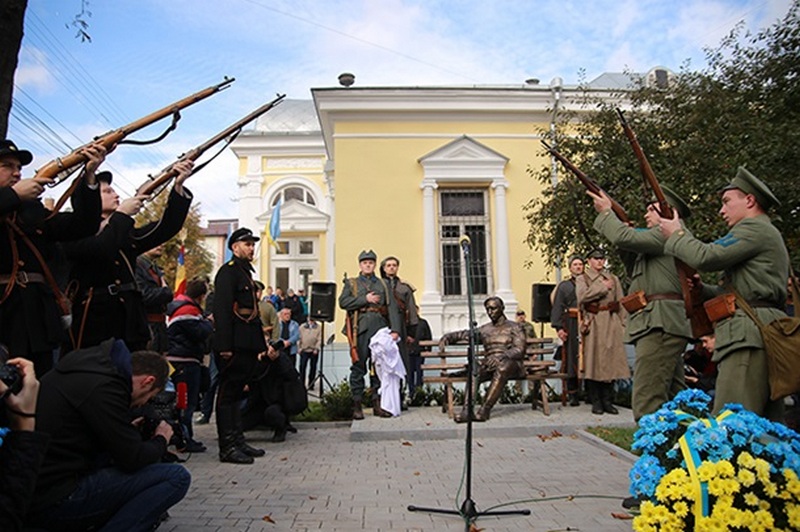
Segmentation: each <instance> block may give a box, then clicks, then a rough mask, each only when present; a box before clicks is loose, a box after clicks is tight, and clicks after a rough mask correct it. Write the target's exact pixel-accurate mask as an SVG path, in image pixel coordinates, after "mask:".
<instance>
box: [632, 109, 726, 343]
mask: <svg viewBox="0 0 800 532" xmlns="http://www.w3.org/2000/svg"><path fill="white" fill-rule="evenodd" d="M617 115H619V121H620V124H622V130H623V131H624V132H625V136H626V137H628V141H629V142H630V144H631V147H632V148H633V153H634V154H635V155H636V159H638V160H639V169H640V171H641V173H642V177H643V178H644V183H645V188H646V189H650V190H652V191H653V194H654V195H655V198H656V203H657V204H658V212H659V214H660V215H661V217H662V218H672V216H673V213H672V206H671V205H670V204H669V202H668V201H667V198H666V196H665V195H664V191H663V190H662V189H661V186H660V185H659V184H658V179H656V174H655V173H654V172H653V169H652V168H651V167H650V162H649V161H648V160H647V156H646V155H645V154H644V150H642V146H641V145H640V144H639V139H637V138H636V133H634V132H633V129H632V128H631V126H630V125H629V124H628V121H627V120H626V119H625V115H624V114H623V112H622V110H621V109H619V108H617ZM645 201H647V199H645ZM675 267H676V268H677V270H678V279H679V280H680V283H681V294H682V295H683V306H684V309H685V310H686V317H687V318H689V322H690V324H691V327H692V336H693V337H694V338H700V337H701V336H705V335H708V334H711V332H712V331H713V326H712V325H711V322H710V321H709V320H708V315H707V314H706V311H705V308H704V307H703V299H702V294H701V292H702V288H701V287H700V285H698V284H696V283H694V282H692V280H693V278H694V277H695V275H697V270H695V269H694V268H692V267H691V266H689V265H687V264H686V263H684V262H683V261H681V260H678V259H675Z"/></svg>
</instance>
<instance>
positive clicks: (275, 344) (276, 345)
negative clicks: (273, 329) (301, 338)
mask: <svg viewBox="0 0 800 532" xmlns="http://www.w3.org/2000/svg"><path fill="white" fill-rule="evenodd" d="M269 346H270V347H271V348H272V349H274V350H275V351H280V350H281V349H283V348H284V345H283V340H270V341H269Z"/></svg>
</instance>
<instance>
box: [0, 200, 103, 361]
mask: <svg viewBox="0 0 800 532" xmlns="http://www.w3.org/2000/svg"><path fill="white" fill-rule="evenodd" d="M71 199H72V209H73V211H72V212H62V213H58V214H56V215H55V216H53V217H52V218H49V219H48V216H49V215H50V211H48V210H47V209H45V208H44V205H42V203H41V202H40V201H39V200H32V201H21V200H20V199H19V196H17V194H16V193H15V192H14V191H13V190H12V189H11V188H9V187H1V188H0V275H8V274H10V273H11V271H12V266H13V260H14V253H13V252H12V244H13V243H16V249H17V253H18V257H17V260H18V261H19V262H20V268H19V270H20V271H25V272H28V273H39V274H40V273H42V267H41V264H40V263H39V261H38V260H37V259H36V256H35V255H34V254H33V252H32V251H31V250H30V248H28V246H27V245H25V243H24V242H23V241H22V240H21V239H20V238H19V237H16V236H15V237H13V239H12V238H11V237H10V236H9V234H10V233H9V227H8V225H7V224H6V223H5V222H4V220H5V218H4V215H7V216H9V217H11V219H13V220H14V221H15V223H16V224H17V225H18V226H19V228H20V229H22V231H23V232H24V233H25V234H26V235H27V236H28V238H30V240H31V242H33V244H34V245H35V246H36V248H37V249H38V250H39V253H41V255H42V257H43V258H44V260H45V262H46V263H47V265H48V266H49V267H50V269H51V270H52V271H53V274H54V275H56V276H58V274H59V272H58V271H57V270H58V268H57V267H58V265H59V258H60V254H59V252H58V249H57V247H56V243H57V242H65V241H69V240H76V239H79V238H83V237H86V236H88V235H91V234H94V233H96V232H97V228H98V227H99V224H100V206H101V203H100V192H99V187H96V188H94V189H91V188H89V187H88V186H86V185H81V186H79V187H78V188H77V189H76V190H75V192H74V193H73V195H72V198H71ZM5 288H6V285H0V297H2V295H3V293H4V291H5ZM61 288H62V289H63V288H64V287H63V286H62V287H61ZM64 338H65V334H64V330H63V327H62V324H61V319H60V311H59V308H58V306H57V304H56V300H55V297H54V296H53V292H52V290H51V289H50V287H49V286H48V284H47V283H39V282H35V283H29V284H28V285H27V287H24V286H22V285H20V284H16V285H15V286H14V289H13V290H12V291H11V294H10V295H9V296H8V298H7V299H6V300H5V301H4V302H3V303H2V304H0V343H3V344H6V345H7V346H8V348H9V350H10V352H11V353H14V356H21V357H27V358H30V356H29V355H30V353H32V352H34V353H36V352H44V351H52V350H53V349H54V348H55V347H57V346H58V344H59V343H61V341H62V340H63V339H64ZM35 362H36V361H35ZM45 369H49V367H48V368H45ZM36 372H37V373H38V374H41V373H42V369H41V368H38V367H37V370H36Z"/></svg>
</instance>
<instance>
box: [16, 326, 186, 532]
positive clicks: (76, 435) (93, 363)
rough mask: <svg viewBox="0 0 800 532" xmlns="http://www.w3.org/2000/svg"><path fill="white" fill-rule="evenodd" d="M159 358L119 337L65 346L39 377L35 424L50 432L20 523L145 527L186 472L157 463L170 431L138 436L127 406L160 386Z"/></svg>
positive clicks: (178, 493) (180, 488)
mask: <svg viewBox="0 0 800 532" xmlns="http://www.w3.org/2000/svg"><path fill="white" fill-rule="evenodd" d="M168 373H169V365H168V364H167V361H166V359H165V358H164V357H163V356H162V355H160V354H158V353H155V352H152V351H136V352H134V353H130V351H128V349H127V347H126V346H125V343H124V342H122V341H120V340H116V341H115V340H113V339H112V340H107V341H105V342H103V343H101V344H100V345H99V346H95V347H91V348H88V349H82V350H79V351H73V352H72V353H69V354H68V355H66V356H65V357H63V358H62V359H61V361H59V363H58V364H57V365H56V367H55V368H54V369H53V370H52V371H50V372H48V373H47V375H45V376H44V377H43V378H42V381H41V390H40V393H39V403H38V407H37V409H36V415H37V427H38V429H39V430H42V431H43V432H46V433H48V434H50V437H51V442H50V446H49V447H48V450H47V453H46V454H45V460H44V463H43V464H42V468H41V471H40V473H39V478H38V481H37V483H36V492H35V494H34V497H33V503H32V505H31V510H30V513H29V515H28V522H27V523H26V524H28V525H29V526H31V527H35V528H44V529H48V530H59V531H61V530H73V529H78V530H85V529H87V528H92V529H102V530H125V531H138V530H142V531H144V530H153V528H155V526H156V525H157V524H158V523H159V521H160V519H161V516H162V515H163V514H164V513H165V512H166V511H167V509H168V508H170V507H171V506H173V505H174V504H176V503H177V502H178V501H180V500H181V499H183V497H184V496H185V495H186V492H187V491H188V489H189V484H190V483H191V476H190V475H189V472H188V471H187V470H186V469H185V468H184V467H183V466H181V465H178V464H166V463H160V460H161V457H162V456H163V455H164V453H165V452H166V449H167V442H168V441H169V440H170V438H171V436H172V428H171V427H170V426H169V425H168V424H167V423H165V422H163V421H162V422H161V423H160V424H159V425H158V426H157V427H156V429H155V435H154V436H153V437H152V438H151V439H149V440H147V441H142V436H141V434H140V432H139V430H138V429H137V428H136V427H134V426H133V425H132V424H131V423H130V416H129V413H130V409H131V407H136V406H141V405H143V404H145V403H146V402H147V401H148V400H150V398H152V397H153V396H155V395H156V394H157V393H158V392H159V391H160V390H162V389H163V388H164V385H165V383H166V382H167V377H168Z"/></svg>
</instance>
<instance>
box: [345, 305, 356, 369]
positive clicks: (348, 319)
mask: <svg viewBox="0 0 800 532" xmlns="http://www.w3.org/2000/svg"><path fill="white" fill-rule="evenodd" d="M344 332H345V335H346V336H347V343H348V345H349V346H350V362H352V363H353V364H356V363H358V347H357V344H356V339H355V338H354V335H353V318H352V316H351V313H350V312H346V313H345V318H344Z"/></svg>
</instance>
